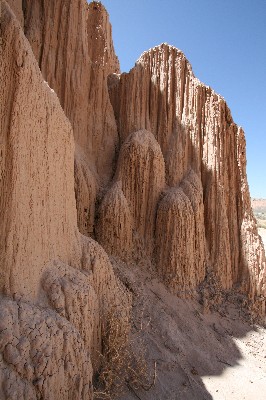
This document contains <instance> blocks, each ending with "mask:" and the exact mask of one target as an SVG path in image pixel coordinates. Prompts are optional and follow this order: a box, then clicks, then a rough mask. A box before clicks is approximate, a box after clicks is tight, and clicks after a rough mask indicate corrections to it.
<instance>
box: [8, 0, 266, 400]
mask: <svg viewBox="0 0 266 400" xmlns="http://www.w3.org/2000/svg"><path fill="white" fill-rule="evenodd" d="M0 45H1V47H0V76H1V79H2V80H1V83H2V84H1V86H0V105H1V108H0V117H1V119H0V121H1V130H0V137H1V141H0V157H1V158H0V167H1V174H0V178H1V179H0V193H1V196H0V199H1V200H0V213H1V224H0V232H1V242H0V257H1V265H0V294H1V298H0V315H1V318H0V361H1V362H0V398H1V399H17V398H20V399H25V400H26V399H27V400H28V399H38V398H43V399H59V398H60V399H69V400H72V399H92V397H93V387H92V381H93V374H96V373H97V371H98V369H99V366H100V357H99V353H101V352H102V351H103V346H102V338H103V337H104V335H105V334H106V330H107V326H108V323H109V319H110V312H112V313H115V315H116V318H117V320H118V323H119V326H120V329H121V330H122V331H123V332H126V333H127V332H128V330H129V319H130V310H131V294H129V292H128V291H127V290H126V288H125V287H124V286H123V284H122V283H121V282H120V280H119V279H118V277H117V276H116V275H115V273H114V269H113V265H112V264H111V261H110V259H109V256H111V260H112V262H113V264H114V265H115V263H116V262H117V263H118V262H119V263H120V262H122V265H123V266H124V268H128V269H130V268H131V267H132V266H133V265H134V264H137V263H139V264H140V265H141V268H143V269H144V270H145V269H146V271H147V270H148V268H150V271H152V273H153V274H154V277H155V278H156V279H159V280H161V281H162V282H163V283H164V284H165V287H166V288H167V290H168V291H171V292H172V293H174V294H176V295H177V296H180V297H183V296H184V295H185V297H191V296H193V295H194V294H195V292H196V290H198V289H199V287H200V285H201V284H203V283H204V282H205V281H206V279H207V277H208V275H211V276H212V277H213V279H214V281H215V290H221V291H231V290H237V291H239V292H241V293H243V294H245V295H247V296H248V297H249V300H250V303H251V304H252V306H253V307H254V308H255V309H256V311H257V312H258V313H259V314H261V315H263V314H264V315H265V300H264V298H265V297H264V296H265V252H264V248H263V245H262V242H261V239H260V236H259V235H258V232H257V226H256V222H255V219H254V217H253V213H252V210H251V203H250V195H249V189H248V184H247V177H246V155H245V137H244V132H243V131H242V129H241V128H239V127H238V126H237V125H236V124H235V123H234V122H233V120H232V117H231V114H230V110H229V109H228V107H227V105H226V103H225V101H224V99H223V98H222V97H221V96H219V95H217V94H216V93H215V92H214V91H213V90H212V89H211V88H210V87H207V86H205V85H203V84H202V83H201V82H200V81H199V80H198V79H196V78H195V77H194V75H193V72H192V68H191V66H190V64H189V62H188V61H187V60H186V58H185V56H184V54H183V53H182V52H181V51H180V50H178V49H176V48H174V47H172V46H169V45H167V44H165V43H164V44H162V45H160V46H157V47H155V48H153V49H150V50H149V51H147V52H145V53H143V54H142V56H141V57H140V58H139V60H138V61H137V63H136V65H135V67H134V68H133V69H132V70H131V71H130V72H129V73H127V74H120V70H119V62H118V59H117V57H116V55H115V52H114V47H113V43H112V34H111V26H110V23H109V17H108V14H107V12H106V10H105V8H104V6H103V5H102V4H101V3H99V2H92V3H90V4H89V5H88V4H87V2H86V1H85V0H75V1H74V0H67V1H65V0H64V1H63V0H59V1H56V2H51V1H47V0H37V1H32V0H24V1H23V2H22V1H21V0H20V1H19V0H17V1H16V0H12V1H11V0H10V1H8V2H7V1H5V0H2V1H1V42H0ZM119 265H120V264H119Z"/></svg>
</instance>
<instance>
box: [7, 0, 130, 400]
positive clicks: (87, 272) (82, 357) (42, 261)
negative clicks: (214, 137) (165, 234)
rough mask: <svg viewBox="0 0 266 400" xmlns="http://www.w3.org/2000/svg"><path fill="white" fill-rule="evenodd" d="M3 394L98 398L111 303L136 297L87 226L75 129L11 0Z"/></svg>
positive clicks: (122, 317)
mask: <svg viewBox="0 0 266 400" xmlns="http://www.w3.org/2000/svg"><path fill="white" fill-rule="evenodd" d="M0 75H1V83H2V84H1V89H0V99H1V109H0V111H1V112H0V115H1V205H0V212H1V247H0V257H1V281H0V282H1V288H0V290H1V298H0V314H1V328H0V371H1V374H0V376H1V385H0V397H1V399H17V398H20V399H25V400H26V399H27V400H28V399H37V398H46V399H48V398H49V399H59V398H60V399H74V398H76V399H91V398H92V392H93V389H92V377H93V373H95V372H96V371H97V369H98V368H99V354H100V353H101V351H102V336H103V335H104V334H105V331H106V329H107V324H108V319H109V318H110V311H111V310H112V312H115V313H116V318H117V319H118V320H119V323H120V326H121V328H122V330H125V331H127V330H128V319H129V311H130V302H131V300H130V296H129V294H128V293H127V291H126V289H125V288H124V287H123V285H122V284H121V283H120V282H119V280H118V279H117V278H116V277H115V275H114V272H113V269H112V266H111V263H110V261H109V259H108V256H107V254H106V253H105V252H104V250H103V249H102V248H101V247H100V246H99V245H98V243H96V242H94V241H93V240H92V239H90V238H86V237H82V235H81V234H80V233H79V231H78V227H77V211H76V202H75V193H74V138H73V130H72V126H71V124H70V122H69V120H68V119H67V117H66V116H65V114H64V112H63V110H62V108H61V106H60V103H59V100H58V98H57V96H56V94H55V92H54V90H52V89H51V88H50V87H49V85H48V83H47V82H45V80H44V78H43V76H42V74H41V72H40V70H39V68H38V64H37V61H36V59H35V57H34V55H33V52H32V49H31V47H30V45H29V43H28V41H27V39H26V38H25V36H24V34H23V30H22V27H21V26H20V24H19V22H18V20H16V18H15V15H14V14H13V12H12V10H11V9H10V7H9V6H8V4H7V3H6V2H5V1H3V2H2V3H1V63H0Z"/></svg>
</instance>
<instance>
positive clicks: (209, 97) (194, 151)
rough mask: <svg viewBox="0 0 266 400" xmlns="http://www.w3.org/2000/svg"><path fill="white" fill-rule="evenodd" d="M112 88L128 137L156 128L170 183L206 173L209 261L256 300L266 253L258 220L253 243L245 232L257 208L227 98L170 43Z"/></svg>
mask: <svg viewBox="0 0 266 400" xmlns="http://www.w3.org/2000/svg"><path fill="white" fill-rule="evenodd" d="M109 92H110V98H111V101H112V104H113V107H114V112H115V116H116V120H117V125H118V131H119V135H120V137H121V140H122V141H125V140H126V138H127V137H128V136H129V135H130V134H132V132H135V131H137V130H140V129H147V130H149V131H150V132H152V134H153V135H154V136H155V138H156V139H157V141H158V143H159V145H160V146H161V149H162V153H163V156H164V160H165V165H166V182H167V184H168V185H169V186H170V187H176V186H177V185H179V184H180V183H181V181H182V180H183V179H184V178H185V176H186V175H187V173H188V172H189V170H190V169H191V168H192V169H193V170H194V171H195V173H196V175H198V176H199V179H200V180H201V182H202V188H203V203H204V220H203V217H202V213H201V218H200V221H198V224H197V225H198V226H197V229H198V231H199V232H202V235H200V238H201V239H200V240H199V243H201V245H200V247H201V249H202V250H201V252H202V251H203V256H202V257H203V258H204V254H205V248H206V247H207V252H208V255H209V257H208V265H209V266H210V268H211V270H212V271H214V273H215V275H216V279H218V281H219V282H220V287H221V288H224V289H230V288H231V287H232V286H233V285H234V284H238V285H239V284H240V285H243V290H244V291H245V290H247V289H246V287H247V285H248V286H249V287H250V288H249V293H250V296H251V298H252V300H254V298H255V297H254V296H256V295H260V294H261V293H262V292H261V290H262V289H261V279H262V278H261V277H262V276H263V274H264V272H263V271H265V254H264V250H263V247H262V244H261V242H260V241H259V237H258V233H257V231H256V228H255V226H254V227H253V228H252V232H253V235H254V236H253V239H251V238H250V240H249V244H248V246H247V245H245V243H246V241H247V240H246V239H245V233H244V234H241V230H243V229H244V231H245V229H246V228H245V227H246V226H248V224H249V222H248V221H246V219H245V218H249V216H250V215H251V214H252V211H251V207H250V201H249V192H248V185H247V180H246V172H245V141H244V136H243V133H242V131H241V129H239V128H238V127H237V126H236V125H235V124H234V122H233V120H232V117H231V114H230V111H229V109H228V107H227V105H226V103H225V101H224V99H223V98H222V97H221V96H219V95H217V94H216V93H215V92H214V91H213V90H212V89H211V88H209V87H207V86H205V85H203V84H202V83H201V82H199V80H198V79H196V78H195V77H194V75H193V72H192V69H191V66H190V64H189V63H188V61H187V60H186V58H185V56H184V54H183V53H182V52H181V51H179V50H178V49H176V48H174V47H172V46H169V45H167V44H165V43H164V44H162V45H160V46H158V47H155V48H153V49H150V50H149V51H147V52H145V53H143V55H142V56H141V57H140V58H139V60H138V61H137V63H136V66H135V67H134V68H133V69H132V70H131V71H130V72H129V73H127V74H122V75H120V76H119V75H117V74H115V75H113V76H112V77H110V78H109ZM240 193H241V197H242V199H241V198H240V197H239V194H240ZM192 202H193V200H192ZM245 215H246V216H247V217H245ZM250 218H251V219H252V217H250ZM199 224H200V225H201V226H199ZM241 226H242V228H241ZM247 229H248V228H247ZM204 232H205V233H204ZM205 235H206V240H205V238H204V236H205ZM254 262H255V264H256V265H259V266H260V267H258V266H257V267H255V265H254ZM201 265H202V262H201ZM188 269H190V268H188ZM199 275H201V274H199ZM201 276H202V275H201ZM244 287H245V288H244ZM255 293H256V295H255Z"/></svg>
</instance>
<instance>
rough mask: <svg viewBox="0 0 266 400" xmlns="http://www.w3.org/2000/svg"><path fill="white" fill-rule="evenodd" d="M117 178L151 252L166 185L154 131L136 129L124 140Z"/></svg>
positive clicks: (134, 221) (162, 160)
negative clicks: (161, 195) (159, 207)
mask: <svg viewBox="0 0 266 400" xmlns="http://www.w3.org/2000/svg"><path fill="white" fill-rule="evenodd" d="M116 179H117V180H118V181H121V182H122V189H123V192H124V194H125V197H126V199H127V201H128V203H129V207H130V210H131V213H132V217H133V224H134V229H135V230H136V231H137V232H138V234H139V235H140V236H141V237H142V238H144V239H145V241H146V243H145V245H146V247H147V250H148V251H149V250H150V249H149V246H150V245H151V242H152V241H153V234H154V226H155V217H156V208H157V203H158V200H159V196H160V193H161V191H162V190H163V189H164V186H165V165H164V159H163V155H162V152H161V149H160V146H159V144H158V143H157V141H156V139H155V138H154V136H153V135H152V134H151V133H150V132H148V131H147V130H140V131H138V132H134V133H132V134H131V135H130V136H129V137H128V138H127V140H126V141H125V142H124V144H123V146H122V147H121V150H120V154H119V159H118V165H117V171H116Z"/></svg>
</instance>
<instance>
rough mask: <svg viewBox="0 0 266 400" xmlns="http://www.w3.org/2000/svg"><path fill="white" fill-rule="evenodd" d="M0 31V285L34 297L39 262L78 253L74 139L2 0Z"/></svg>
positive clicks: (70, 258)
mask: <svg viewBox="0 0 266 400" xmlns="http://www.w3.org/2000/svg"><path fill="white" fill-rule="evenodd" d="M1 35H2V36H1V38H2V46H1V64H0V75H1V79H2V82H1V83H2V84H1V87H0V99H1V109H0V115H1V154H2V158H1V176H2V179H1V182H0V185H1V186H0V190H1V193H2V195H1V206H0V212H1V226H0V229H1V244H0V255H1V264H2V268H1V272H0V273H1V278H0V288H1V291H4V292H5V293H7V294H15V293H18V294H20V295H22V294H23V295H24V296H27V297H29V298H35V297H36V296H37V293H38V291H39V282H40V276H41V273H42V269H43V266H44V265H45V263H47V262H48V261H49V260H51V259H56V258H60V259H61V260H63V261H64V262H66V263H67V264H72V265H73V264H75V263H77V262H78V260H79V258H80V256H81V255H80V252H81V250H80V248H79V247H80V246H79V233H78V230H77V223H76V221H77V216H76V207H75V197H74V157H73V152H74V141H73V134H72V128H71V125H70V123H69V121H68V120H67V118H66V117H65V114H64V112H63V110H62V109H61V107H60V104H59V102H58V99H57V96H56V94H55V93H54V92H53V91H52V90H51V89H50V87H49V86H48V84H47V83H46V82H45V81H44V80H43V77H42V75H41V73H40V70H39V68H38V66H37V63H36V62H35V59H34V56H33V54H32V50H31V48H30V46H29V43H28V41H27V40H26V39H25V37H24V35H23V33H22V31H21V29H20V26H19V23H18V22H17V21H16V20H14V18H13V17H12V14H11V12H10V10H9V8H8V6H5V2H4V3H3V4H2V18H1Z"/></svg>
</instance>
